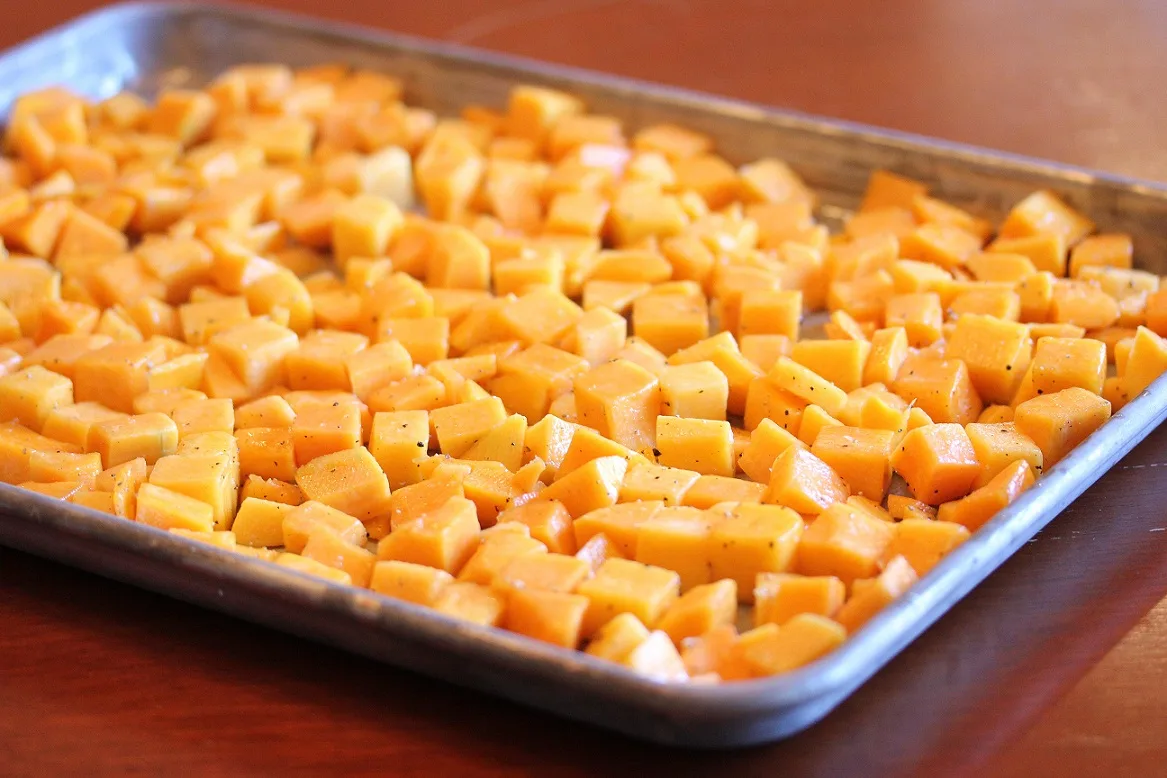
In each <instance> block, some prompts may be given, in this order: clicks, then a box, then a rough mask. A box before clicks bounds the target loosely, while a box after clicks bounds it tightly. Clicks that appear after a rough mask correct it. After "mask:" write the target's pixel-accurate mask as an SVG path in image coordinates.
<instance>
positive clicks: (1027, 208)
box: [1000, 190, 1094, 244]
mask: <svg viewBox="0 0 1167 778" xmlns="http://www.w3.org/2000/svg"><path fill="white" fill-rule="evenodd" d="M1093 231H1094V223H1093V222H1092V221H1090V220H1089V219H1087V218H1086V217H1085V216H1083V215H1082V214H1080V213H1078V212H1077V211H1075V210H1074V209H1073V208H1071V207H1070V206H1069V205H1067V204H1066V203H1065V202H1064V201H1062V200H1061V199H1060V198H1059V197H1058V196H1057V195H1055V194H1054V193H1053V192H1050V191H1048V190H1042V191H1039V192H1034V193H1033V194H1031V195H1029V196H1028V197H1026V198H1025V199H1023V200H1022V201H1021V202H1019V203H1017V205H1015V206H1013V210H1011V211H1010V212H1009V215H1008V216H1006V217H1005V221H1004V222H1003V223H1002V224H1001V229H1000V234H1001V237H1002V238H1023V237H1028V236H1031V235H1040V234H1047V233H1048V234H1054V235H1059V236H1061V237H1062V238H1064V239H1065V241H1066V243H1068V244H1073V243H1077V242H1078V241H1079V240H1081V239H1082V238H1084V237H1085V236H1087V235H1089V234H1090V233H1091V232H1093Z"/></svg>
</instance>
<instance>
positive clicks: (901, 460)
mask: <svg viewBox="0 0 1167 778" xmlns="http://www.w3.org/2000/svg"><path fill="white" fill-rule="evenodd" d="M892 467H893V468H895V471H896V472H897V473H899V474H900V475H901V476H902V477H903V479H904V480H905V481H906V482H907V484H908V488H909V489H911V491H912V494H913V495H914V496H915V497H916V499H917V500H920V501H922V502H925V503H928V504H929V505H939V504H941V503H945V502H948V501H949V500H955V499H958V498H960V497H963V496H964V495H966V494H968V493H969V491H971V490H972V485H973V482H974V481H976V479H977V476H978V475H979V474H980V471H981V463H980V461H979V460H978V459H977V454H976V450H975V449H974V448H973V445H972V442H971V441H970V440H969V436H968V434H967V433H966V432H965V431H964V428H963V427H961V426H960V425H959V424H947V423H946V424H932V425H929V426H926V427H920V428H918V429H914V430H911V431H910V432H908V433H907V435H905V436H904V438H903V440H902V441H901V442H900V445H899V447H898V448H897V449H896V451H895V453H894V454H893V455H892Z"/></svg>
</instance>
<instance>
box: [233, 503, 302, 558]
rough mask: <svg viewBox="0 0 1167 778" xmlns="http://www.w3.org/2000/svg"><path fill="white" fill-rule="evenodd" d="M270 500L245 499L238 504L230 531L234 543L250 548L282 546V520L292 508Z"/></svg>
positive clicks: (292, 506)
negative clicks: (233, 536) (233, 534)
mask: <svg viewBox="0 0 1167 778" xmlns="http://www.w3.org/2000/svg"><path fill="white" fill-rule="evenodd" d="M294 507H295V506H294V505H286V504H284V503H280V502H273V501H272V500H263V499H259V498H256V497H245V498H244V499H243V501H242V502H241V503H240V504H239V510H238V511H237V512H236V514H235V521H234V522H232V524H231V531H232V532H234V533H235V541H236V542H237V543H239V544H241V545H244V546H250V547H252V548H274V547H276V546H282V545H283V544H284V519H285V518H287V515H288V513H290V512H291V510H292V509H293V508H294Z"/></svg>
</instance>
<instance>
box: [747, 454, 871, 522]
mask: <svg viewBox="0 0 1167 778" xmlns="http://www.w3.org/2000/svg"><path fill="white" fill-rule="evenodd" d="M850 494H851V490H850V488H849V487H848V486H847V482H846V481H844V480H843V479H842V477H840V476H839V474H838V473H836V472H835V471H834V470H833V469H832V468H831V466H830V465H828V464H827V463H826V462H824V461H823V460H821V459H819V458H818V457H816V456H815V455H814V454H812V453H811V452H810V451H808V450H807V449H806V448H804V447H802V446H793V445H792V446H789V447H788V448H786V450H784V451H783V452H782V453H781V454H779V455H778V457H777V459H775V460H774V465H773V468H772V470H771V474H770V489H769V491H768V492H767V493H766V497H765V498H763V502H766V503H772V504H778V505H785V506H786V507H788V508H793V509H794V510H795V511H796V512H798V513H801V514H803V515H812V516H813V515H818V514H820V513H822V512H823V511H824V510H826V509H827V508H828V507H829V506H831V505H832V504H834V503H837V502H842V501H843V500H846V499H847V498H848V497H849V496H850Z"/></svg>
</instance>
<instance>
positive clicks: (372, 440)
mask: <svg viewBox="0 0 1167 778" xmlns="http://www.w3.org/2000/svg"><path fill="white" fill-rule="evenodd" d="M429 437H430V425H429V413H428V412H426V411H397V412H380V413H376V414H374V415H373V429H372V432H371V434H370V435H369V451H370V452H372V455H373V458H374V459H376V460H377V464H378V465H380V467H381V470H382V471H383V472H384V474H385V475H386V477H387V478H388V479H389V486H390V488H392V489H400V488H401V487H403V486H406V485H408V484H412V483H417V482H418V481H419V480H421V474H420V472H419V471H418V469H417V464H416V463H415V460H416V459H417V458H418V457H419V456H422V455H424V454H425V453H426V451H427V450H428V448H429Z"/></svg>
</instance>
